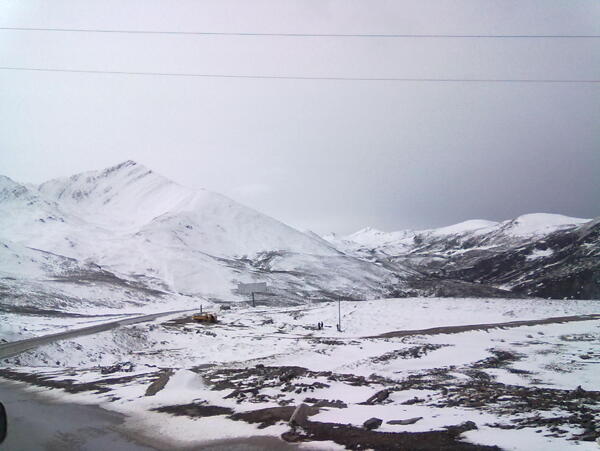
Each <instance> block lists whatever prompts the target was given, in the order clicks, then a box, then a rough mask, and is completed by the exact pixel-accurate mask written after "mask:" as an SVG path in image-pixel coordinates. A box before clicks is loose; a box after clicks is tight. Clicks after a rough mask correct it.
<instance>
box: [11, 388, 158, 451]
mask: <svg viewBox="0 0 600 451" xmlns="http://www.w3.org/2000/svg"><path fill="white" fill-rule="evenodd" d="M0 400H1V401H2V403H3V404H4V406H5V407H6V412H7V415H8V434H7V436H6V441H5V442H4V443H2V444H1V445H0V449H1V450H7V451H8V450H10V451H34V450H40V451H41V450H46V451H58V450H60V451H76V450H77V451H81V450H86V451H104V450H107V449H110V450H112V451H152V450H155V448H154V447H149V446H144V445H142V444H140V443H137V442H136V441H134V440H133V437H130V436H129V435H127V434H126V433H125V432H123V431H121V430H120V428H119V426H120V425H122V423H123V422H124V419H125V416H123V415H121V414H118V413H115V412H109V411H107V410H104V409H101V408H100V407H97V406H91V405H79V404H70V403H65V402H56V401H53V400H50V399H48V398H47V397H46V396H44V395H43V394H42V393H36V392H33V391H30V390H23V389H21V388H20V387H18V386H17V385H16V384H14V383H8V382H0Z"/></svg>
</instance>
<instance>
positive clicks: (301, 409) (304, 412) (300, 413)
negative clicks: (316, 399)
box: [288, 403, 311, 427]
mask: <svg viewBox="0 0 600 451" xmlns="http://www.w3.org/2000/svg"><path fill="white" fill-rule="evenodd" d="M310 410H311V409H310V407H309V406H308V405H307V404H304V403H302V404H300V405H299V406H298V407H296V410H294V413H292V416H291V417H290V421H289V422H288V423H289V425H290V426H292V427H295V426H300V427H304V426H305V425H306V421H307V420H308V415H309V414H310Z"/></svg>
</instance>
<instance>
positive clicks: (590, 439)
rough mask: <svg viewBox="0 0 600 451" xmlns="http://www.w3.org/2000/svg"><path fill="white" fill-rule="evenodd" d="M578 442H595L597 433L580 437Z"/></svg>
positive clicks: (589, 433)
mask: <svg viewBox="0 0 600 451" xmlns="http://www.w3.org/2000/svg"><path fill="white" fill-rule="evenodd" d="M578 440H581V441H582V442H593V441H595V440H596V433H595V432H588V433H587V434H583V435H580V436H579V437H578Z"/></svg>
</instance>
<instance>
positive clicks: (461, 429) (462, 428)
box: [446, 421, 542, 436]
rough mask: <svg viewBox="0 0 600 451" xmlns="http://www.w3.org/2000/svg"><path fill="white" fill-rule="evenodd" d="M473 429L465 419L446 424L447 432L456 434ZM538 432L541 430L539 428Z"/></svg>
mask: <svg viewBox="0 0 600 451" xmlns="http://www.w3.org/2000/svg"><path fill="white" fill-rule="evenodd" d="M474 429H478V427H477V425H476V424H475V423H474V422H472V421H465V422H464V423H461V424H458V425H456V426H446V430H447V431H448V432H449V433H451V434H453V435H457V436H458V435H460V434H462V433H463V432H467V431H472V430H474ZM536 432H537V431H536ZM540 432H542V431H541V430H540Z"/></svg>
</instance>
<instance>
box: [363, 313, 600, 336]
mask: <svg viewBox="0 0 600 451" xmlns="http://www.w3.org/2000/svg"><path fill="white" fill-rule="evenodd" d="M599 319H600V314H590V315H575V316H555V317H553V318H542V319H530V320H523V321H507V322H504V323H487V324H466V325H462V326H442V327H431V328H429V329H417V330H398V331H394V332H386V333H383V334H379V335H371V336H368V337H363V338H393V337H407V336H411V335H438V334H458V333H461V332H469V331H473V330H488V329H508V328H512V327H522V326H537V325H541V324H562V323H570V322H573V321H594V320H599Z"/></svg>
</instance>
